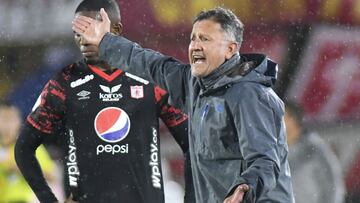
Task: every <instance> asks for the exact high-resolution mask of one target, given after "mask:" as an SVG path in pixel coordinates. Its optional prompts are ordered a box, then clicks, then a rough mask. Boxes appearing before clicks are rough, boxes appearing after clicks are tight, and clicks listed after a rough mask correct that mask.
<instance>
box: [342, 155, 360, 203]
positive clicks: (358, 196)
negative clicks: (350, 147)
mask: <svg viewBox="0 0 360 203" xmlns="http://www.w3.org/2000/svg"><path fill="white" fill-rule="evenodd" d="M345 181H346V201H345V202H346V203H360V151H358V152H357V154H356V156H355V158H354V160H353V161H352V162H351V165H350V169H349V170H348V171H347V173H346V177H345Z"/></svg>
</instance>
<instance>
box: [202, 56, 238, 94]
mask: <svg viewBox="0 0 360 203" xmlns="http://www.w3.org/2000/svg"><path fill="white" fill-rule="evenodd" d="M240 61H241V58H240V54H239V53H237V54H235V55H234V56H232V57H231V58H230V59H229V60H227V61H225V62H224V63H223V64H221V65H220V66H219V68H217V69H216V70H214V71H213V72H212V73H210V74H209V75H207V76H205V77H202V78H200V80H199V81H200V86H201V89H202V90H203V91H205V90H208V89H209V88H212V87H213V86H214V85H215V84H216V83H217V82H218V81H219V80H220V79H221V78H222V77H223V76H224V75H228V74H229V73H230V72H231V71H232V69H233V68H234V67H235V66H236V65H237V64H239V63H240Z"/></svg>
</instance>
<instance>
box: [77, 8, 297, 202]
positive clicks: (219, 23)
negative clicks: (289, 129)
mask: <svg viewBox="0 0 360 203" xmlns="http://www.w3.org/2000/svg"><path fill="white" fill-rule="evenodd" d="M100 14H101V16H102V19H103V21H101V22H100V21H95V20H93V19H91V18H88V17H85V16H77V17H76V18H75V19H74V22H73V30H74V31H76V32H77V33H79V34H80V35H82V36H84V37H86V39H87V40H88V42H89V43H91V44H94V45H99V47H100V58H101V59H103V60H105V61H107V62H108V63H110V64H113V65H115V64H122V65H124V69H125V70H128V71H132V72H133V73H135V74H141V75H148V76H151V77H152V79H153V80H154V81H156V83H157V84H159V85H160V86H161V87H162V88H164V89H166V90H167V91H168V92H169V95H170V98H169V101H170V102H171V104H173V105H174V106H176V107H178V108H180V109H182V110H183V111H184V112H188V114H189V118H190V120H189V121H190V125H189V149H190V157H191V166H192V167H191V168H192V175H193V183H194V188H195V198H196V202H199V203H205V202H206V203H210V202H214V203H215V202H216V203H218V202H224V203H239V202H286V203H291V202H293V201H294V200H293V193H292V186H291V180H290V178H291V177H290V169H289V164H288V161H287V150H288V149H287V143H286V135H285V125H284V122H283V116H284V105H283V102H282V101H281V99H280V98H279V97H278V96H277V95H276V94H275V92H274V91H273V90H272V88H271V87H272V85H274V83H275V81H276V75H277V64H276V63H274V62H273V61H271V60H269V59H268V58H267V57H266V56H265V55H262V54H240V53H239V49H240V47H241V43H242V35H243V30H244V26H243V24H242V22H241V21H240V20H239V19H238V18H237V16H236V15H235V14H234V13H233V12H232V11H231V10H229V9H224V8H221V7H218V8H214V9H210V10H208V11H203V12H200V13H199V14H198V16H196V17H195V20H194V21H193V29H192V33H191V35H190V44H189V61H190V63H191V64H184V63H181V62H180V61H178V60H176V59H174V58H172V57H169V56H164V55H162V54H161V53H159V52H156V51H153V50H150V49H144V48H142V47H140V46H139V45H138V44H136V43H134V42H131V41H129V40H127V39H126V38H123V37H119V36H115V35H112V34H110V33H109V31H110V20H109V19H108V17H107V14H106V12H105V10H104V9H101V11H100Z"/></svg>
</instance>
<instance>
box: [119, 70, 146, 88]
mask: <svg viewBox="0 0 360 203" xmlns="http://www.w3.org/2000/svg"><path fill="white" fill-rule="evenodd" d="M124 75H125V77H127V78H130V79H131V80H134V81H137V82H140V83H142V84H144V85H149V84H150V82H149V81H148V80H146V79H144V78H142V77H139V76H137V75H134V74H131V73H128V72H125V74H124Z"/></svg>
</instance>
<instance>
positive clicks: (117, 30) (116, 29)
mask: <svg viewBox="0 0 360 203" xmlns="http://www.w3.org/2000/svg"><path fill="white" fill-rule="evenodd" d="M122 31H123V26H122V24H121V23H120V22H119V23H117V24H113V25H112V26H111V32H112V33H114V34H116V35H121V33H122Z"/></svg>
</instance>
